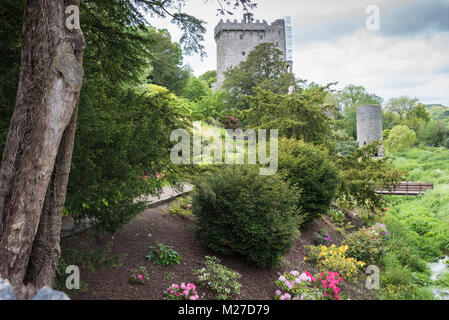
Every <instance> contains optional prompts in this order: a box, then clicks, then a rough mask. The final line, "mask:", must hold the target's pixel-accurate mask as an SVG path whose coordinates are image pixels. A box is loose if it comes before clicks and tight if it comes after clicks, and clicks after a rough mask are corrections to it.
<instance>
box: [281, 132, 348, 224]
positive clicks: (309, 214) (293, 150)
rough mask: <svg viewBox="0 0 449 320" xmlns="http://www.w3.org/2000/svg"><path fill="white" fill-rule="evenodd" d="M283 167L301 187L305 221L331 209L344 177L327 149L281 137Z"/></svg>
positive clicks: (287, 175)
mask: <svg viewBox="0 0 449 320" xmlns="http://www.w3.org/2000/svg"><path fill="white" fill-rule="evenodd" d="M279 169H280V170H284V171H285V173H286V176H285V177H286V179H287V181H288V182H290V183H291V184H292V185H293V186H295V187H297V188H298V189H300V190H301V196H300V197H299V200H298V208H300V209H301V215H303V219H304V222H305V223H307V222H310V221H312V220H313V219H315V218H318V217H320V216H321V215H322V214H324V213H326V212H327V211H328V210H329V209H330V207H331V204H332V200H333V199H334V197H335V195H336V193H337V189H338V185H339V183H340V179H339V176H338V171H337V169H336V168H335V166H334V165H333V164H332V162H331V161H330V159H329V156H328V154H327V152H326V151H324V150H321V149H318V148H317V147H315V146H314V145H312V144H309V143H305V142H304V141H302V140H295V139H280V140H279Z"/></svg>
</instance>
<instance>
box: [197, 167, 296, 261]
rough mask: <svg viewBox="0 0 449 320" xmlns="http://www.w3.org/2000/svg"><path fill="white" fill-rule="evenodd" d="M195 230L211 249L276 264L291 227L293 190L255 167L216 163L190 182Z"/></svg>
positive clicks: (290, 236)
mask: <svg viewBox="0 0 449 320" xmlns="http://www.w3.org/2000/svg"><path fill="white" fill-rule="evenodd" d="M194 184H195V190H194V193H193V197H192V204H193V211H194V213H195V220H196V235H197V237H198V238H199V239H200V241H201V242H202V243H203V244H205V245H206V246H207V247H208V248H209V249H211V250H212V251H214V252H216V253H219V254H222V255H236V256H239V257H241V258H243V259H244V260H245V261H247V262H250V263H252V264H255V265H257V266H260V267H274V266H277V265H278V262H279V259H280V258H281V256H282V255H283V254H285V253H287V252H289V250H290V248H291V243H292V240H293V239H294V237H295V235H296V231H297V225H298V223H297V221H296V220H295V219H296V218H295V214H296V210H297V207H296V203H297V202H298V190H296V189H295V188H294V187H291V186H290V185H289V184H287V183H285V182H284V181H283V180H282V178H281V177H280V176H279V175H278V174H276V175H272V176H261V175H260V174H259V168H258V167H257V166H243V165H236V166H220V167H219V168H217V169H216V170H213V172H209V173H207V174H205V175H204V176H202V177H201V178H200V179H198V180H197V181H196V182H195V183H194Z"/></svg>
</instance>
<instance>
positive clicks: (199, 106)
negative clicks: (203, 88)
mask: <svg viewBox="0 0 449 320" xmlns="http://www.w3.org/2000/svg"><path fill="white" fill-rule="evenodd" d="M225 97H226V94H225V93H224V92H223V91H222V90H217V91H215V92H214V93H212V92H210V93H209V94H208V95H206V96H204V97H202V99H201V100H200V101H199V102H198V103H196V104H195V106H194V107H193V115H194V116H198V117H199V119H201V120H206V119H213V120H217V119H218V118H222V117H223V116H227V115H231V114H232V111H231V110H230V109H229V108H228V104H227V102H226V100H225Z"/></svg>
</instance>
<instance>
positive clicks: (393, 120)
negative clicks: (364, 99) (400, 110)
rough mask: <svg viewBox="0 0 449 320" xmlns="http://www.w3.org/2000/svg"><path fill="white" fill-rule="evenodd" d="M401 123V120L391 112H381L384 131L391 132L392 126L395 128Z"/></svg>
mask: <svg viewBox="0 0 449 320" xmlns="http://www.w3.org/2000/svg"><path fill="white" fill-rule="evenodd" d="M400 123H401V119H400V118H399V115H397V114H396V113H394V112H391V111H383V112H382V127H383V129H385V130H391V129H393V127H394V126H397V125H399V124H400Z"/></svg>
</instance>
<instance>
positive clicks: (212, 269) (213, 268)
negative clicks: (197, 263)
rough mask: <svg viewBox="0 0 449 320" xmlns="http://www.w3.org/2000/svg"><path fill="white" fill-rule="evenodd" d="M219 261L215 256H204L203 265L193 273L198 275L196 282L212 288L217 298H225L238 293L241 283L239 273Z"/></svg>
mask: <svg viewBox="0 0 449 320" xmlns="http://www.w3.org/2000/svg"><path fill="white" fill-rule="evenodd" d="M220 262H221V261H220V259H218V258H217V257H210V256H206V262H205V263H204V264H205V266H204V267H203V268H201V269H198V270H195V271H193V273H194V274H195V275H197V276H198V283H199V284H200V285H201V286H204V287H207V288H209V289H210V290H212V291H213V292H214V294H215V296H216V298H217V299H218V300H226V299H228V298H229V297H232V296H236V295H238V294H240V288H241V287H242V285H241V284H240V283H239V282H238V279H240V278H241V275H240V274H239V273H238V272H236V271H234V270H231V269H228V268H227V267H225V266H223V265H221V264H220Z"/></svg>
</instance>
